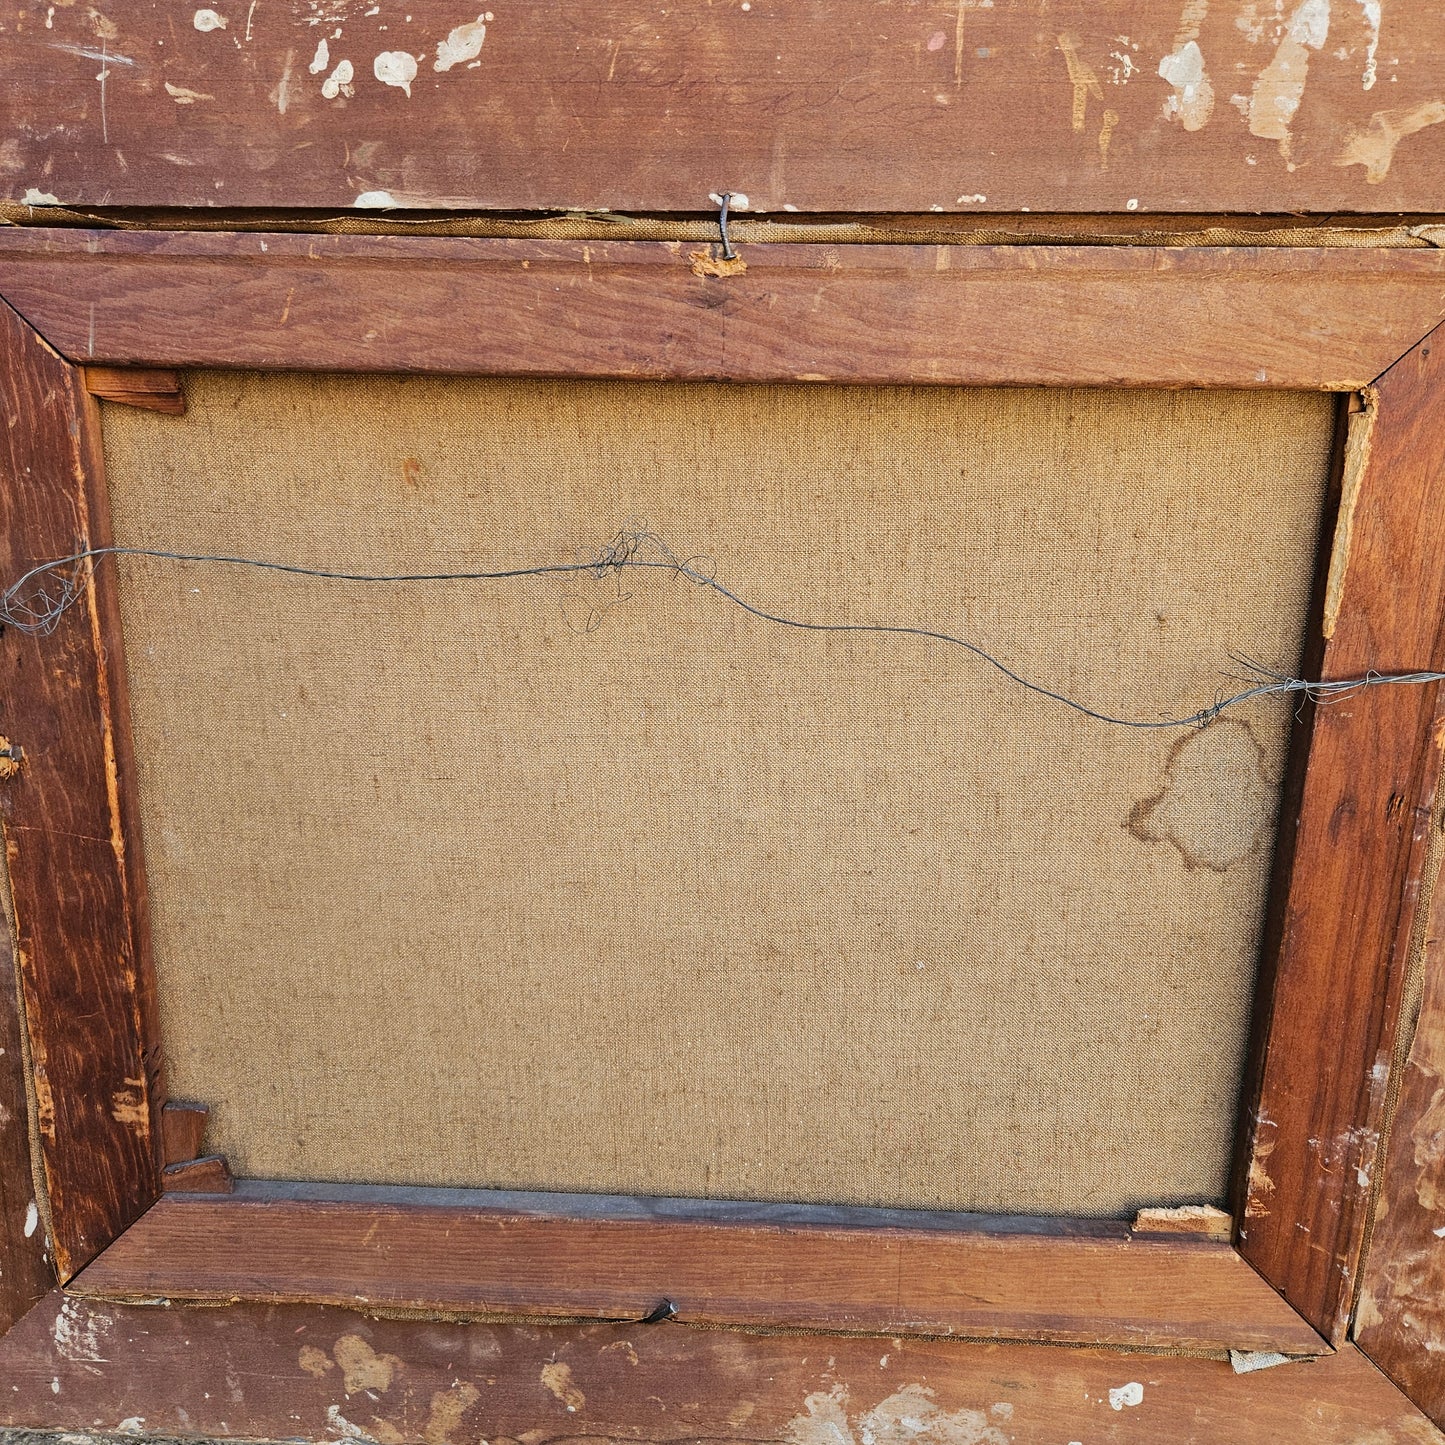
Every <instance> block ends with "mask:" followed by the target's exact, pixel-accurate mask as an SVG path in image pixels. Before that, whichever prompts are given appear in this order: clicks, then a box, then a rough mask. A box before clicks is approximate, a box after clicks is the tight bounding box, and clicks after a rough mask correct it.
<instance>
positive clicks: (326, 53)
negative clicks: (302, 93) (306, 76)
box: [306, 35, 331, 75]
mask: <svg viewBox="0 0 1445 1445" xmlns="http://www.w3.org/2000/svg"><path fill="white" fill-rule="evenodd" d="M330 64H331V47H330V46H329V45H328V44H327V43H326V37H325V36H324V35H323V36H322V37H321V39H320V40H318V41H317V42H316V54H315V55H313V56H312V57H311V64H310V65H308V66H307V67H306V68H307V70H309V71H310V72H311V74H312V75H320V74H321V72H322V71H323V70H325V69H326V67H327V66H328V65H330Z"/></svg>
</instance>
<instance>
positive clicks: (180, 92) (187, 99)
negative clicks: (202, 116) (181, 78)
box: [165, 81, 216, 105]
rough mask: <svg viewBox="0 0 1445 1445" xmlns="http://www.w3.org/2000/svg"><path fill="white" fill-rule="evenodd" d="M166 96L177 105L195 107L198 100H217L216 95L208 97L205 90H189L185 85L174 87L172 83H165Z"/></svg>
mask: <svg viewBox="0 0 1445 1445" xmlns="http://www.w3.org/2000/svg"><path fill="white" fill-rule="evenodd" d="M165 87H166V94H167V95H168V96H170V98H171V99H172V100H173V101H175V103H176V104H177V105H194V104H195V103H196V102H197V101H198V100H215V98H216V97H215V96H214V95H207V94H206V92H205V91H203V90H187V89H186V87H185V86H184V85H172V84H171V83H170V81H166V82H165Z"/></svg>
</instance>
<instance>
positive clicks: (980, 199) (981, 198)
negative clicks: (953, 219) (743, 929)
mask: <svg viewBox="0 0 1445 1445" xmlns="http://www.w3.org/2000/svg"><path fill="white" fill-rule="evenodd" d="M986 200H988V197H987V196H985V195H980V194H977V193H975V194H974V195H971V196H960V197H959V198H958V200H957V201H956V202H955V203H954V204H955V205H959V206H966V205H969V204H973V205H978V206H981V205H982V204H983V203H984V202H985V201H986ZM922 966H923V965H922V964H920V965H919V967H920V968H921V967H922Z"/></svg>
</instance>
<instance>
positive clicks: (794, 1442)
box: [0, 1293, 1441, 1445]
mask: <svg viewBox="0 0 1445 1445" xmlns="http://www.w3.org/2000/svg"><path fill="white" fill-rule="evenodd" d="M0 1380H3V1381H4V1382H5V1388H3V1389H0V1425H14V1426H32V1427H40V1428H48V1429H65V1430H84V1431H90V1430H102V1431H104V1430H116V1429H118V1428H119V1429H123V1430H126V1431H129V1432H132V1433H138V1434H141V1435H150V1434H152V1433H154V1434H156V1435H184V1436H207V1437H213V1438H222V1439H224V1438H238V1437H240V1438H252V1439H254V1438H271V1439H287V1440H306V1441H313V1440H314V1441H327V1440H336V1439H338V1438H343V1437H353V1438H359V1439H363V1440H365V1439H372V1440H376V1441H379V1442H385V1445H470V1442H475V1441H479V1440H486V1441H489V1442H500V1441H508V1442H510V1441H526V1442H528V1445H549V1442H557V1445H561V1442H563V1441H568V1442H574V1445H575V1442H580V1441H589V1442H603V1441H622V1440H631V1441H644V1442H650V1445H674V1442H678V1445H680V1442H683V1441H687V1442H702V1441H720V1440H734V1441H740V1442H759V1445H761V1442H769V1445H771V1442H781V1445H1066V1442H1068V1441H1082V1442H1089V1445H1104V1442H1109V1445H1186V1442H1188V1445H1284V1442H1288V1445H1405V1442H1410V1445H1439V1441H1440V1439H1441V1437H1440V1435H1439V1434H1438V1433H1437V1432H1436V1431H1435V1430H1434V1429H1433V1427H1432V1426H1431V1425H1430V1424H1429V1422H1428V1421H1427V1420H1426V1419H1425V1418H1424V1417H1423V1416H1422V1415H1420V1414H1419V1412H1418V1411H1416V1410H1415V1409H1414V1407H1413V1406H1412V1405H1411V1404H1410V1403H1409V1401H1408V1400H1406V1399H1405V1398H1404V1396H1403V1395H1401V1394H1400V1393H1399V1392H1398V1391H1397V1390H1396V1389H1395V1388H1394V1387H1393V1386H1392V1385H1391V1384H1390V1383H1389V1382H1388V1381H1387V1380H1385V1379H1384V1378H1383V1377H1382V1376H1381V1375H1380V1374H1379V1372H1378V1371H1377V1370H1375V1369H1374V1368H1373V1366H1371V1364H1370V1363H1369V1361H1368V1360H1366V1359H1365V1358H1364V1357H1363V1356H1362V1355H1361V1354H1360V1353H1359V1352H1358V1351H1357V1350H1355V1349H1353V1348H1352V1347H1350V1346H1348V1345H1347V1346H1345V1347H1344V1349H1342V1350H1341V1351H1340V1352H1339V1353H1338V1354H1335V1355H1331V1356H1328V1357H1326V1358H1324V1359H1320V1360H1317V1361H1313V1362H1308V1363H1301V1364H1294V1365H1286V1366H1281V1367H1279V1368H1277V1369H1272V1370H1261V1371H1259V1372H1257V1373H1254V1374H1248V1375H1235V1374H1233V1373H1232V1372H1231V1370H1230V1368H1229V1366H1228V1365H1227V1364H1224V1363H1221V1362H1220V1361H1218V1360H1209V1359H1193V1358H1187V1357H1177V1356H1159V1355H1140V1354H1128V1353H1123V1352H1115V1351H1098V1350H1083V1349H1060V1348H1057V1347H1049V1346H1041V1345H1033V1346H1030V1345H999V1344H971V1343H965V1342H962V1341H958V1340H926V1339H908V1338H892V1339H890V1338H887V1337H884V1338H872V1339H869V1338H859V1337H856V1336H854V1337H848V1336H836V1335H835V1336H817V1335H781V1336H779V1335H773V1336H768V1335H757V1334H745V1333H740V1332H736V1331H731V1330H700V1329H690V1328H688V1327H687V1326H685V1325H678V1324H676V1323H674V1322H667V1323H662V1324H656V1325H600V1324H599V1325H586V1326H555V1325H554V1326H547V1327H541V1328H538V1327H535V1326H531V1325H518V1324H513V1325H499V1324H440V1323H430V1322H426V1321H417V1320H410V1321H402V1320H385V1319H368V1318H365V1317H363V1316H362V1315H359V1314H353V1313H349V1312H347V1311H344V1310H339V1309H326V1308H318V1307H298V1306H291V1307H276V1308H268V1307H265V1306H260V1305H236V1306H231V1307H230V1308H225V1309H196V1308H187V1307H183V1306H178V1307H173V1308H170V1309H158V1308H149V1309H148V1308H134V1307H124V1306H118V1305H112V1304H100V1303H92V1302H89V1301H85V1300H76V1299H70V1300H66V1299H63V1298H62V1297H61V1296H60V1295H59V1294H58V1293H57V1294H52V1295H51V1296H50V1298H49V1299H48V1300H46V1301H45V1302H44V1303H43V1304H42V1305H41V1306H40V1307H39V1308H38V1309H37V1310H36V1311H34V1312H33V1313H32V1315H31V1316H30V1317H29V1318H28V1319H27V1320H25V1321H24V1322H23V1323H22V1324H21V1326H20V1327H19V1328H18V1329H16V1330H15V1331H13V1332H12V1333H11V1334H10V1336H9V1337H8V1338H7V1339H5V1340H0ZM1130 1386H1137V1387H1138V1388H1137V1391H1136V1390H1132V1389H1130V1388H1129V1387H1130ZM1111 1392H1113V1400H1111ZM1136 1396H1137V1398H1138V1399H1139V1403H1138V1404H1127V1403H1125V1401H1126V1400H1133V1399H1135V1398H1136ZM1114 1401H1117V1402H1118V1403H1117V1404H1115V1403H1114Z"/></svg>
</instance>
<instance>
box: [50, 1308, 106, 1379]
mask: <svg viewBox="0 0 1445 1445" xmlns="http://www.w3.org/2000/svg"><path fill="white" fill-rule="evenodd" d="M110 1329H111V1322H110V1320H109V1319H108V1318H107V1317H106V1316H105V1315H102V1314H100V1313H98V1312H97V1311H95V1310H92V1309H91V1308H90V1307H89V1306H88V1305H86V1304H83V1303H82V1302H81V1301H80V1300H74V1299H66V1300H63V1301H62V1302H61V1306H60V1313H59V1314H58V1315H57V1316H56V1318H55V1324H54V1326H53V1327H52V1329H51V1338H52V1339H53V1340H54V1342H55V1349H56V1353H57V1354H59V1355H61V1356H63V1357H64V1358H65V1359H67V1360H75V1361H77V1362H78V1363H81V1364H88V1365H103V1364H105V1363H106V1356H105V1355H104V1354H103V1353H102V1342H103V1340H104V1337H105V1336H106V1335H108V1334H109V1333H110Z"/></svg>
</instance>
